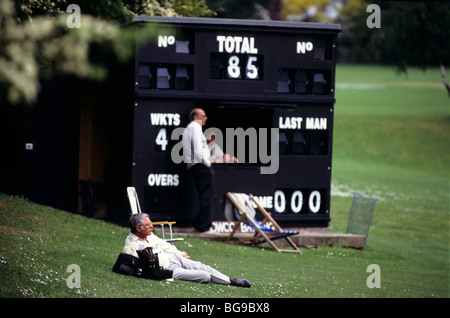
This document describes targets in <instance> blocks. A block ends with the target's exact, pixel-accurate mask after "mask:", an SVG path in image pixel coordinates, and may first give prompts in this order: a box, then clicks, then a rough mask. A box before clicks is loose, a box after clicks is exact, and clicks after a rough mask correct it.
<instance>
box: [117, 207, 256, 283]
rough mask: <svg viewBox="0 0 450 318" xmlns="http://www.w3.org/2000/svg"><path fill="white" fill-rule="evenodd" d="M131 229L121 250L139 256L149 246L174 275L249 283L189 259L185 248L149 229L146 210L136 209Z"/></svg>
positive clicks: (205, 281) (198, 279)
mask: <svg viewBox="0 0 450 318" xmlns="http://www.w3.org/2000/svg"><path fill="white" fill-rule="evenodd" d="M130 231H131V233H130V234H129V235H128V237H127V238H126V239H125V247H124V248H123V251H122V253H125V254H128V255H132V256H134V257H139V255H138V251H142V250H144V249H146V248H148V247H151V248H152V252H153V253H154V254H157V255H158V260H159V265H160V266H161V267H163V269H166V270H169V271H172V278H173V279H180V280H186V281H192V282H196V283H216V284H223V285H234V286H240V287H250V286H251V283H250V282H249V281H248V280H246V279H230V278H229V277H228V276H227V275H224V274H222V273H221V272H219V271H217V270H216V269H214V268H212V267H210V266H208V265H205V264H203V263H201V262H198V261H193V260H191V259H190V256H189V255H188V254H187V253H186V252H184V251H179V250H178V249H177V248H176V246H174V245H172V244H170V243H168V242H166V241H164V240H163V239H160V238H159V237H157V236H156V235H155V234H153V233H152V231H153V225H152V222H151V220H150V217H149V216H148V214H146V213H138V214H135V215H133V216H132V217H131V218H130Z"/></svg>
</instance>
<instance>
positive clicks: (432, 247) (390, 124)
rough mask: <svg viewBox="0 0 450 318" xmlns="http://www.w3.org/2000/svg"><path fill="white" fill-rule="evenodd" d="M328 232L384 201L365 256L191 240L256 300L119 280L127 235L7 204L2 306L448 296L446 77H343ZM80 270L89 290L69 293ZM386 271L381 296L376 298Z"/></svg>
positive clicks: (236, 293)
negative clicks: (61, 301)
mask: <svg viewBox="0 0 450 318" xmlns="http://www.w3.org/2000/svg"><path fill="white" fill-rule="evenodd" d="M336 82H337V85H336V99H337V102H336V106H335V123H334V151H333V167H332V169H333V170H332V173H333V174H332V200H331V218H332V221H331V224H330V227H329V231H330V232H345V231H346V225H347V219H348V212H349V210H350V206H351V201H352V195H351V193H352V191H359V192H363V193H366V194H369V195H374V196H377V197H379V198H380V200H379V201H378V202H377V204H376V207H375V213H374V217H373V220H372V227H371V229H370V234H369V237H368V241H367V244H366V248H365V249H363V250H355V249H351V248H343V247H341V246H332V247H325V246H322V247H319V248H318V249H304V248H303V249H302V251H303V255H295V254H277V253H275V252H273V251H272V250H271V249H269V248H259V247H244V246H236V245H227V244H224V243H221V242H211V241H203V240H199V239H197V238H195V237H188V238H186V239H185V241H183V242H179V243H177V244H178V246H179V248H180V249H181V250H186V251H188V253H189V254H190V255H191V256H192V258H193V259H195V260H200V261H202V262H204V263H206V264H209V265H211V266H214V267H216V268H217V269H219V270H221V271H222V272H224V273H226V274H228V275H229V276H231V277H235V278H240V277H245V278H248V279H249V280H250V281H251V282H252V283H253V286H252V287H251V288H250V289H243V288H236V287H230V286H223V285H213V284H209V285H198V284H194V283H189V282H182V281H172V282H166V281H164V282H157V281H149V280H142V279H137V278H132V277H125V276H121V275H117V274H114V273H112V271H111V267H112V265H113V263H114V261H115V259H116V257H117V255H118V253H119V252H120V251H121V249H122V247H123V242H124V239H125V237H126V235H127V234H128V230H127V229H125V228H122V227H118V226H116V225H113V224H110V223H107V222H104V221H100V220H94V219H88V218H85V217H82V216H80V215H76V214H72V213H67V212H64V211H58V210H55V209H52V208H49V207H43V206H39V205H36V204H34V203H32V202H29V201H27V200H24V199H21V198H15V197H10V196H6V195H3V194H0V297H2V298H5V297H50V298H54V297H62V298H71V297H96V298H97V297H98V298H102V297H106V298H110V297H133V298H134V297H159V298H248V297H250V298H267V299H269V298H270V299H273V298H303V297H311V298H324V297H326V298H341V297H345V298H366V297H368V298H381V297H383V298H385V297H387V298H391V297H396V298H411V297H413V298H418V297H420V298H422V297H439V298H447V297H448V296H449V264H448V263H449V142H450V135H449V121H450V99H449V98H448V96H447V93H446V91H445V90H444V87H443V85H442V84H441V77H440V73H439V70H438V69H429V70H427V71H426V72H425V73H423V72H422V71H418V70H409V72H408V75H407V76H404V75H400V76H398V75H396V74H395V71H394V70H393V69H391V68H388V67H371V66H341V65H340V66H338V67H337V78H336ZM71 264H76V265H78V266H79V267H80V269H81V286H80V288H69V287H68V285H67V281H68V280H70V275H71V274H72V272H68V271H67V268H68V266H69V265H71ZM371 264H376V265H378V266H379V268H380V288H369V287H368V285H367V280H368V278H369V276H370V275H371V272H367V268H368V266H369V265H371Z"/></svg>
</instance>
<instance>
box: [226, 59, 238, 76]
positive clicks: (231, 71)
mask: <svg viewBox="0 0 450 318" xmlns="http://www.w3.org/2000/svg"><path fill="white" fill-rule="evenodd" d="M227 70H228V76H229V77H231V78H239V77H240V76H241V68H240V67H239V57H237V56H236V55H233V56H231V57H230V58H229V59H228V68H227Z"/></svg>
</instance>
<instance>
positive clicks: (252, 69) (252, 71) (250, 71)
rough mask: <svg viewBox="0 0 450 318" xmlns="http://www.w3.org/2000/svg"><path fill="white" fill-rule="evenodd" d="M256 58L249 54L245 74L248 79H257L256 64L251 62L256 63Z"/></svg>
mask: <svg viewBox="0 0 450 318" xmlns="http://www.w3.org/2000/svg"><path fill="white" fill-rule="evenodd" d="M257 60H258V58H257V57H256V56H249V57H248V61H247V69H246V71H247V72H246V73H245V76H246V77H247V78H249V79H257V78H258V68H257V67H256V65H254V64H253V62H255V63H256V61H257Z"/></svg>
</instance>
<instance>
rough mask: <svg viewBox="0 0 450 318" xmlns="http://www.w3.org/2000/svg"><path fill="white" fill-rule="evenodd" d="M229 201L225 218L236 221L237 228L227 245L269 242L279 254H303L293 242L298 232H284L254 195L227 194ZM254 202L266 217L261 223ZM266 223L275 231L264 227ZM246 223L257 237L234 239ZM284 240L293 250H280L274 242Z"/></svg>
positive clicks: (226, 204) (228, 239)
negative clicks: (242, 224)
mask: <svg viewBox="0 0 450 318" xmlns="http://www.w3.org/2000/svg"><path fill="white" fill-rule="evenodd" d="M227 197H228V200H226V203H225V217H226V218H227V220H228V221H234V222H235V226H234V229H233V231H232V232H231V233H230V235H229V236H228V238H227V240H226V242H227V243H241V244H260V243H263V242H267V243H269V244H270V246H272V248H273V249H274V250H275V251H277V252H290V253H298V254H302V252H301V251H300V250H299V248H298V247H297V245H296V244H295V243H294V242H293V241H292V239H291V238H290V236H292V235H295V234H298V231H286V230H283V229H282V228H281V227H280V226H279V225H278V223H277V222H276V221H275V220H274V219H273V218H272V216H271V215H270V213H269V212H267V211H266V210H265V209H264V208H263V207H262V206H261V205H259V203H258V201H257V200H256V199H255V198H254V197H253V195H252V194H250V195H248V194H245V193H231V192H228V193H227ZM252 202H254V203H255V204H256V206H257V208H258V210H259V211H260V212H261V213H262V214H263V215H264V220H263V221H261V222H259V221H257V220H256V218H255V216H256V210H255V209H254V208H253V206H252ZM266 222H270V223H272V225H273V227H274V228H275V229H272V228H269V227H266V226H264V225H263V224H264V223H266ZM241 223H244V224H245V225H247V226H250V227H251V228H253V229H254V230H255V235H254V236H251V237H245V238H240V239H234V240H233V236H234V234H235V233H236V231H237V229H238V228H239V227H240V224H241ZM281 238H284V239H285V240H286V241H287V242H288V243H289V245H290V246H292V248H293V250H288V249H280V248H279V247H278V246H277V245H276V244H275V243H274V242H273V241H274V240H277V239H281Z"/></svg>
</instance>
